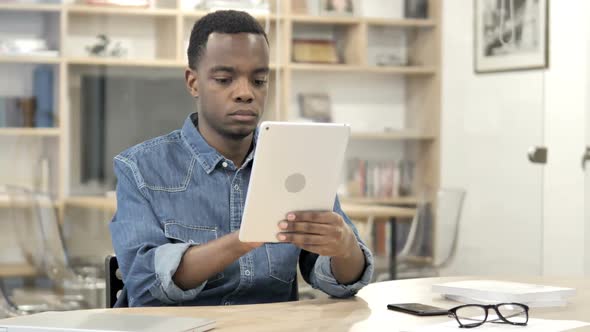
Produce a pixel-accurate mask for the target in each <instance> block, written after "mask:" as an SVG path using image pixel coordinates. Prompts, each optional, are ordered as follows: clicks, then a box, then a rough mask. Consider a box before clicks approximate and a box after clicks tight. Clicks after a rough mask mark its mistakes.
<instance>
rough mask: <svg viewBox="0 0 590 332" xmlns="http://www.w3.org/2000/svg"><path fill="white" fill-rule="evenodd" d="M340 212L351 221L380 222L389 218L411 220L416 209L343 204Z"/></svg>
mask: <svg viewBox="0 0 590 332" xmlns="http://www.w3.org/2000/svg"><path fill="white" fill-rule="evenodd" d="M342 211H344V212H345V213H346V215H347V216H348V217H349V218H351V219H367V218H369V217H374V218H376V219H380V220H387V219H389V218H413V217H414V215H415V214H416V209H414V208H405V207H395V206H378V205H369V204H350V203H346V204H345V203H343V204H342Z"/></svg>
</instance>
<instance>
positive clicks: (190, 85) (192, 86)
mask: <svg viewBox="0 0 590 332" xmlns="http://www.w3.org/2000/svg"><path fill="white" fill-rule="evenodd" d="M184 81H185V84H186V89H187V91H188V93H190V95H191V96H193V98H197V97H199V89H198V84H197V81H198V78H197V73H196V72H195V71H194V70H192V69H190V68H189V67H187V68H186V69H185V70H184Z"/></svg>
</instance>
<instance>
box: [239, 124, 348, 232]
mask: <svg viewBox="0 0 590 332" xmlns="http://www.w3.org/2000/svg"><path fill="white" fill-rule="evenodd" d="M349 136H350V126H349V125H346V124H334V123H294V122H269V121H266V122H263V123H261V124H260V127H259V130H258V140H257V143H256V153H255V155H254V164H253V166H252V173H251V175H250V184H249V186H248V193H247V196H246V204H245V207H244V213H243V215H242V225H241V227H240V236H239V237H240V240H241V241H242V242H278V240H277V238H276V235H277V233H278V232H279V228H278V223H279V222H280V221H281V220H285V218H286V215H287V213H288V212H292V211H309V210H327V211H332V209H333V207H334V200H335V199H336V190H337V188H338V184H339V182H340V172H341V169H342V165H343V163H344V155H345V152H346V146H347V145H348V138H349Z"/></svg>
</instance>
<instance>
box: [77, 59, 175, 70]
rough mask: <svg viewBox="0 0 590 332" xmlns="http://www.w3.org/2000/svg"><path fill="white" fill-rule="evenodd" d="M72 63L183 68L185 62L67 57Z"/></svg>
mask: <svg viewBox="0 0 590 332" xmlns="http://www.w3.org/2000/svg"><path fill="white" fill-rule="evenodd" d="M66 62H67V63H68V64H71V65H84V66H121V67H155V68H183V67H185V66H186V64H185V63H184V62H182V63H181V62H179V61H174V60H150V59H116V58H98V57H96V58H91V57H86V58H66Z"/></svg>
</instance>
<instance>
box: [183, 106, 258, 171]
mask: <svg viewBox="0 0 590 332" xmlns="http://www.w3.org/2000/svg"><path fill="white" fill-rule="evenodd" d="M197 124H198V117H197V113H192V114H190V115H189V116H188V117H187V118H186V120H184V124H183V126H182V129H181V135H182V139H183V140H184V142H185V143H186V144H187V145H188V146H189V147H190V149H191V150H192V152H193V153H194V154H195V155H196V157H197V161H198V162H199V164H200V165H201V167H203V170H204V171H205V172H206V173H207V174H210V173H211V172H213V170H214V169H215V167H217V165H218V164H219V163H220V162H221V161H222V160H225V157H223V156H222V155H221V154H220V153H219V152H218V151H217V150H215V148H213V147H212V146H211V145H209V143H207V141H205V138H203V136H202V135H201V133H200V132H199V130H198V129H197ZM257 140H258V127H256V130H255V131H254V136H253V143H254V148H253V149H252V151H251V152H250V153H249V154H248V157H247V158H246V161H244V165H242V167H245V166H246V165H248V163H250V161H251V160H252V158H253V157H254V151H255V150H256V142H257Z"/></svg>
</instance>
